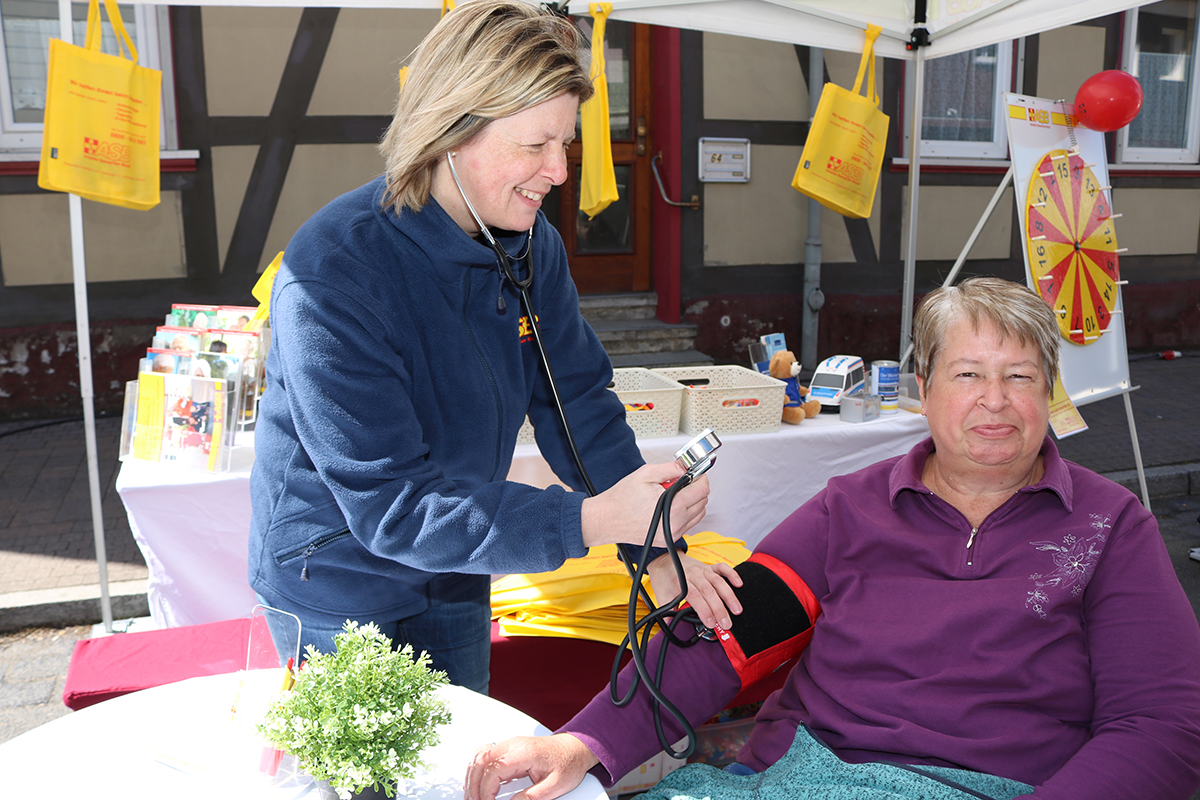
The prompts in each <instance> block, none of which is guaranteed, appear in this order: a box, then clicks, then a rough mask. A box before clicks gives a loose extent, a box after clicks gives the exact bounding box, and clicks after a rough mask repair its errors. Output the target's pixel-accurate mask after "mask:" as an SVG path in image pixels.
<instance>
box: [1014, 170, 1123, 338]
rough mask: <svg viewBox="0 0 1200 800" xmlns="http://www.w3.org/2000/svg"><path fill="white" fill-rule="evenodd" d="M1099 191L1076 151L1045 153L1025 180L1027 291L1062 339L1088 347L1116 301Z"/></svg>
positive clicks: (1113, 258) (1110, 227)
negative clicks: (1045, 307)
mask: <svg viewBox="0 0 1200 800" xmlns="http://www.w3.org/2000/svg"><path fill="white" fill-rule="evenodd" d="M1107 189H1108V187H1105V186H1102V185H1101V184H1100V181H1098V180H1097V179H1096V176H1095V174H1094V173H1093V172H1092V170H1091V169H1090V168H1089V167H1088V165H1087V164H1086V163H1084V160H1083V158H1082V156H1080V155H1079V153H1078V152H1073V151H1068V150H1051V151H1050V152H1048V153H1046V155H1044V156H1043V157H1042V160H1041V161H1039V162H1038V165H1037V166H1036V167H1035V168H1034V170H1033V175H1032V176H1031V179H1030V181H1029V194H1028V197H1026V200H1025V246H1026V248H1027V249H1028V252H1029V271H1030V273H1031V274H1032V277H1033V286H1034V288H1035V290H1036V291H1037V292H1038V293H1039V294H1041V296H1042V297H1044V298H1045V300H1046V302H1047V303H1049V304H1050V306H1051V308H1053V309H1054V313H1055V314H1056V315H1057V316H1058V328H1059V330H1060V331H1061V332H1062V335H1063V337H1064V338H1065V339H1067V340H1068V341H1070V342H1074V343H1075V344H1079V345H1088V344H1091V343H1092V342H1094V341H1096V340H1097V339H1099V338H1100V336H1101V334H1103V333H1104V331H1105V330H1107V329H1108V325H1109V323H1110V322H1111V321H1112V311H1113V307H1114V306H1115V305H1116V303H1117V281H1118V280H1120V277H1119V275H1120V273H1119V271H1118V268H1117V230H1116V225H1115V224H1114V223H1113V219H1112V208H1111V206H1109V202H1108V196H1107V195H1106V191H1107Z"/></svg>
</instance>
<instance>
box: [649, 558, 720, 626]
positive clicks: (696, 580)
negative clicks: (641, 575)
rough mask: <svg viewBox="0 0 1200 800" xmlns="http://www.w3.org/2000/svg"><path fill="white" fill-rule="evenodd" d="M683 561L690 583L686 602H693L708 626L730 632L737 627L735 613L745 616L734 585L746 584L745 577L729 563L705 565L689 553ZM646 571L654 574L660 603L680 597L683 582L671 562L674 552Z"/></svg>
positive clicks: (657, 598) (652, 562) (653, 583)
mask: <svg viewBox="0 0 1200 800" xmlns="http://www.w3.org/2000/svg"><path fill="white" fill-rule="evenodd" d="M679 561H680V563H681V564H682V565H683V576H684V579H685V580H686V581H687V595H686V597H685V598H684V599H686V600H687V601H688V602H689V603H691V605H692V608H693V609H694V610H695V612H696V615H697V616H698V617H700V621H701V622H703V623H704V625H705V627H708V628H715V627H716V626H717V625H718V624H719V625H720V626H721V627H722V628H724V629H726V630H729V628H731V627H732V626H733V620H732V618H731V614H740V613H742V604H741V603H739V602H738V599H737V596H736V595H735V594H734V593H733V587H734V586H741V585H742V576H740V575H738V574H737V572H735V571H734V569H733V567H732V566H730V565H729V564H726V563H724V562H721V563H718V564H713V565H709V564H705V563H703V562H702V561H699V560H698V559H695V558H692V557H691V556H689V555H688V554H687V553H680V554H679ZM646 572H648V573H649V575H650V585H651V586H652V587H653V588H654V597H655V599H656V600H658V601H659V602H662V603H666V602H668V601H670V600H671V599H673V598H674V597H675V596H676V595H678V594H679V579H678V576H676V574H675V565H674V564H672V563H671V554H670V553H664V554H663V555H661V556H659V557H658V558H656V559H655V560H653V561H651V562H650V566H649V567H647V568H646Z"/></svg>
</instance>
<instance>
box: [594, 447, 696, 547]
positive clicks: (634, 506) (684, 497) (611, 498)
mask: <svg viewBox="0 0 1200 800" xmlns="http://www.w3.org/2000/svg"><path fill="white" fill-rule="evenodd" d="M682 476H683V467H681V466H679V465H678V464H676V463H675V462H673V461H672V462H670V463H667V464H646V465H644V466H641V467H638V468H637V469H636V470H634V471H633V472H631V473H629V474H628V475H626V476H625V477H624V478H622V479H621V480H620V481H619V482H618V483H617V484H616V485H615V486H613V487H612V488H611V489H609V490H607V491H604V492H601V493H600V494H598V495H596V496H595V497H589V498H587V499H586V500H584V501H583V513H582V516H583V544H584V546H585V547H595V546H597V545H602V544H614V543H618V542H624V543H626V544H638V545H640V544H643V543H644V542H645V541H646V532H647V531H648V530H649V529H650V519H651V517H653V516H654V509H655V507H656V506H657V505H658V499H659V498H660V497H662V493H663V492H664V491H665V489H663V484H664V483H666V482H668V481H675V480H678V479H679V478H680V477H682ZM707 505H708V477H707V476H705V475H702V476H700V477H699V478H698V479H697V480H696V481H695V482H694V483H691V484H689V485H688V486H685V487H684V488H683V489H680V490H679V493H678V494H676V495H675V499H674V501H673V502H672V503H671V536H672V537H673V538H675V539H678V538H679V537H681V536H683V535H684V534H685V533H687V532H688V530H690V529H691V528H692V527H693V526H694V525H696V524H697V523H698V522H700V520H702V519H704V514H705V507H706V506H707ZM654 543H655V545H656V546H658V547H664V546H665V545H666V541H665V539H663V534H662V527H661V526H660V527H659V529H658V530H657V531H656V532H655V537H654Z"/></svg>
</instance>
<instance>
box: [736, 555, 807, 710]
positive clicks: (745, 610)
mask: <svg viewBox="0 0 1200 800" xmlns="http://www.w3.org/2000/svg"><path fill="white" fill-rule="evenodd" d="M734 569H735V570H736V571H737V573H738V575H740V576H741V578H742V585H741V586H740V587H738V588H735V589H734V593H735V594H736V595H737V599H738V602H740V603H741V604H742V613H741V614H739V615H737V617H736V623H735V625H734V626H733V630H728V631H727V630H725V629H723V628H720V627H718V628H716V630H715V633H716V634H717V641H719V642H720V643H721V646H722V647H723V648H725V655H726V656H727V657H728V658H729V663H731V664H732V665H733V668H734V669H735V670H737V674H738V677H739V678H741V679H742V688H743V689H744V688H746V687H747V686H750V685H752V684H754V683H756V682H757V681H759V680H761V679H762V678H764V677H766V676H767V675H770V674H771V673H772V672H774V671H775V670H777V669H779V667H781V666H783V665H784V664H786V663H787V662H788V661H790V660H791V659H792V658H795V657H796V656H797V655H799V654H800V653H801V652H802V651H803V650H804V648H805V647H807V646H808V643H809V641H811V640H812V626H813V623H814V622H815V621H816V619H817V617H818V616H820V614H821V604H820V603H818V602H817V598H816V597H815V596H814V595H813V593H812V590H811V589H809V588H808V584H806V583H805V582H804V581H803V580H802V579H801V578H800V576H799V575H797V574H796V573H795V572H794V571H793V570H792V568H791V567H789V566H787V565H786V564H784V563H783V562H782V561H780V560H779V559H777V558H773V557H772V556H768V555H765V554H763V553H755V554H754V555H752V556H750V558H749V559H748V560H746V561H744V562H742V563H741V564H738V565H737V566H736V567H735V568H734Z"/></svg>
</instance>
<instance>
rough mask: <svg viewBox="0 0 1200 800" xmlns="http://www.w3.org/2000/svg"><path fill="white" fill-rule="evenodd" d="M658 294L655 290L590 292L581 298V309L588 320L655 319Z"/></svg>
mask: <svg viewBox="0 0 1200 800" xmlns="http://www.w3.org/2000/svg"><path fill="white" fill-rule="evenodd" d="M657 309H658V295H657V294H655V293H654V292H633V293H627V294H588V295H583V296H582V297H580V298H579V310H580V312H582V313H583V317H584V319H586V320H587V321H588V322H600V321H604V320H614V319H654V314H655V312H656V311H657Z"/></svg>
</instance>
